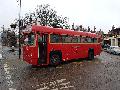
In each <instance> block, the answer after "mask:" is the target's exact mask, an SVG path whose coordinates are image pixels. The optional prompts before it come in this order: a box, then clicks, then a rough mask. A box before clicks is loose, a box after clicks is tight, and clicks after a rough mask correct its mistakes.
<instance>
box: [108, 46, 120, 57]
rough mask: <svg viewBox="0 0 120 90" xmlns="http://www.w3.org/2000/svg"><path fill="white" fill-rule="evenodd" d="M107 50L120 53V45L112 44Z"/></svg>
mask: <svg viewBox="0 0 120 90" xmlns="http://www.w3.org/2000/svg"><path fill="white" fill-rule="evenodd" d="M107 52H108V53H112V54H117V55H119V54H120V47H118V46H110V47H109V48H107Z"/></svg>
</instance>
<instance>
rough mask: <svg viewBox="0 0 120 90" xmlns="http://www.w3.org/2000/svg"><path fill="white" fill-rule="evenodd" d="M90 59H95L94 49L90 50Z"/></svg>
mask: <svg viewBox="0 0 120 90" xmlns="http://www.w3.org/2000/svg"><path fill="white" fill-rule="evenodd" d="M88 59H89V60H93V59H94V51H93V50H89V52H88Z"/></svg>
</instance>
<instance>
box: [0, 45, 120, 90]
mask: <svg viewBox="0 0 120 90" xmlns="http://www.w3.org/2000/svg"><path fill="white" fill-rule="evenodd" d="M8 49H9V48H7V47H4V52H3V57H4V60H0V72H1V73H0V89H1V90H120V56H117V55H112V54H108V53H106V52H102V53H101V55H100V56H96V57H95V60H92V61H89V60H76V61H72V62H66V63H63V64H62V65H59V66H57V67H51V66H46V67H36V68H35V67H34V68H33V67H32V66H31V65H30V64H28V63H26V62H24V61H23V60H20V59H18V51H15V52H10V51H8Z"/></svg>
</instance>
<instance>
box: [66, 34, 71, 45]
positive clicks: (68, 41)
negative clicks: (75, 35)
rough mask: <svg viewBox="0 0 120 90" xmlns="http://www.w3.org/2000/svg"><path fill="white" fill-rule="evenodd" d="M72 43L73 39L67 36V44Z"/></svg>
mask: <svg viewBox="0 0 120 90" xmlns="http://www.w3.org/2000/svg"><path fill="white" fill-rule="evenodd" d="M71 42H72V37H71V36H68V35H66V37H65V43H71Z"/></svg>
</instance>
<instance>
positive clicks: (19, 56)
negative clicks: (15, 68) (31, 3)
mask: <svg viewBox="0 0 120 90" xmlns="http://www.w3.org/2000/svg"><path fill="white" fill-rule="evenodd" d="M19 5H20V8H19V9H20V10H19V59H20V56H21V43H20V33H21V20H20V19H21V0H19Z"/></svg>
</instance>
